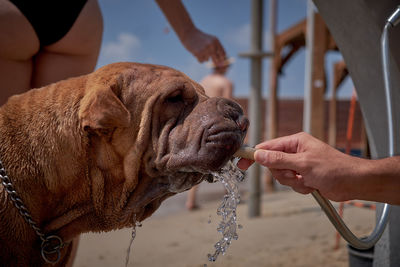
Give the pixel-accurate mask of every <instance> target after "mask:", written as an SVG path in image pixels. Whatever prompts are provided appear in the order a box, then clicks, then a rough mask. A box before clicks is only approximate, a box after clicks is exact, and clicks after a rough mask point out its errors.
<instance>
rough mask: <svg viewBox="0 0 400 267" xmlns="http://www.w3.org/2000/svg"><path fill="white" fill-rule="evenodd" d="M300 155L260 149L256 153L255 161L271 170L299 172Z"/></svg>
mask: <svg viewBox="0 0 400 267" xmlns="http://www.w3.org/2000/svg"><path fill="white" fill-rule="evenodd" d="M297 158H298V155H297V156H296V154H293V153H285V152H282V151H273V150H264V149H258V150H257V151H256V152H255V153H254V159H255V161H256V162H257V163H259V164H261V165H263V166H265V167H268V168H271V169H286V170H294V171H296V170H297V165H296V162H297Z"/></svg>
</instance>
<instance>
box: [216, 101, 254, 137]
mask: <svg viewBox="0 0 400 267" xmlns="http://www.w3.org/2000/svg"><path fill="white" fill-rule="evenodd" d="M217 106H218V110H219V111H220V112H221V113H223V114H224V116H225V117H227V118H230V119H232V120H233V121H234V122H236V124H237V125H238V127H239V129H240V130H241V131H242V132H246V131H247V128H248V127H249V120H248V119H247V118H246V116H244V115H243V110H242V108H241V107H240V106H239V104H237V103H236V102H234V101H231V100H229V99H226V98H220V99H218V103H217Z"/></svg>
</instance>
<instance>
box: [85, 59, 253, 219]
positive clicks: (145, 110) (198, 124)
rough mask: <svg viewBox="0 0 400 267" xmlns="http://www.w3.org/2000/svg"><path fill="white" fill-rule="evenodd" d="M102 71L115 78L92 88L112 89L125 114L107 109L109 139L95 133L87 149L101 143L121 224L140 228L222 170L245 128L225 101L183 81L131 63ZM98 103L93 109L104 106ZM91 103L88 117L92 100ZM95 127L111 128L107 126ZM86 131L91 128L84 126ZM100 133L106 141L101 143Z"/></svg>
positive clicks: (163, 69)
mask: <svg viewBox="0 0 400 267" xmlns="http://www.w3.org/2000/svg"><path fill="white" fill-rule="evenodd" d="M100 71H103V72H107V75H100V77H103V76H108V77H110V76H111V77H112V78H107V79H105V80H104V78H101V80H99V78H96V80H95V81H94V82H95V83H96V84H99V83H100V84H104V83H111V86H110V87H111V89H112V91H113V92H114V93H115V94H116V95H117V97H118V99H119V100H120V101H121V104H122V110H121V107H116V106H118V105H115V104H112V103H111V104H110V103H107V105H106V107H104V109H106V111H105V112H104V111H103V115H102V116H109V115H107V114H108V113H115V114H116V115H115V116H111V117H112V119H111V121H112V123H111V124H112V125H114V126H113V127H112V130H111V134H110V133H108V131H105V130H104V127H100V129H97V132H100V133H99V134H97V135H95V137H94V138H93V139H94V140H92V143H96V140H97V141H98V142H97V143H98V147H99V148H97V149H95V150H96V152H95V153H96V155H97V157H98V159H97V163H98V167H99V168H100V169H102V170H105V169H107V168H108V167H109V168H110V169H113V170H112V171H111V172H113V173H116V175H115V177H114V179H117V180H119V182H116V181H114V182H113V184H114V186H116V185H118V184H121V185H123V186H122V188H121V190H117V186H116V187H114V188H113V189H108V190H112V191H113V193H110V194H111V195H113V196H114V197H116V196H118V197H120V198H121V205H120V206H121V207H120V208H121V209H122V210H124V212H123V213H124V214H125V215H126V216H128V217H129V216H130V215H128V214H132V213H135V214H136V215H137V216H139V219H140V220H142V219H144V218H146V217H148V216H150V215H151V213H153V212H154V211H155V210H156V209H157V208H158V206H159V205H160V204H161V202H162V201H163V200H164V199H165V198H167V197H169V196H171V195H173V194H174V193H178V192H182V191H184V190H187V189H189V188H191V187H192V186H194V185H196V184H198V183H200V182H201V181H202V180H204V179H207V178H209V175H210V174H209V173H210V172H211V171H216V170H218V169H220V168H221V167H222V166H223V165H224V164H225V163H226V162H227V161H228V160H229V159H230V158H231V157H232V155H233V153H234V152H235V151H236V150H237V149H238V148H239V147H240V146H241V144H242V142H243V139H244V137H245V134H246V130H247V127H248V120H247V119H246V118H245V117H244V116H243V111H242V109H241V107H240V106H239V105H238V104H237V103H235V102H233V101H230V100H227V99H223V98H208V97H207V96H206V95H205V93H204V90H203V88H202V87H201V86H200V85H199V84H198V83H196V82H194V81H193V80H191V79H190V78H188V77H187V76H186V75H184V74H183V73H181V72H178V71H176V70H173V69H170V68H167V67H162V66H154V65H142V64H134V63H119V64H113V65H111V66H108V67H105V68H103V70H102V69H100V70H99V71H98V72H100ZM96 95H97V98H96V100H95V101H97V102H108V101H107V100H99V99H98V98H99V97H98V93H96ZM107 98H109V96H108V97H107ZM88 102H90V103H91V104H88V106H90V108H89V109H93V106H95V105H93V99H92V100H90V101H88ZM114 106H115V109H116V110H117V111H115V112H113V111H112V109H113V108H114ZM81 113H82V114H84V113H85V112H84V111H82V112H81ZM104 113H106V115H104ZM81 116H82V117H85V116H83V115H81ZM127 117H129V118H128V119H127ZM96 120H97V122H99V121H101V123H102V124H110V122H109V121H110V118H106V119H104V118H103V117H102V118H96ZM92 124H93V123H92ZM115 125H117V127H115ZM86 126H88V127H89V128H90V129H91V130H93V128H96V127H95V126H93V125H92V126H91V124H90V123H86V124H85V123H84V122H83V127H86ZM98 128H99V127H98ZM85 129H86V130H87V129H88V128H87V127H86V128H85ZM104 132H105V133H106V136H107V138H103V137H102V138H99V136H102V135H104ZM103 152H104V153H107V155H104V153H103ZM102 154H103V156H101V155H102ZM110 154H113V155H112V156H110ZM114 154H115V155H114ZM101 157H103V158H101ZM120 158H122V165H121V168H122V170H121V171H120V172H119V171H118V170H117V169H118V167H117V165H118V162H119V161H118V159H120ZM113 161H115V162H114V164H112V162H113ZM99 165H104V166H99ZM121 176H123V177H124V179H122V178H121ZM117 177H118V178H117ZM106 191H107V190H106ZM115 191H117V192H118V193H116V192H115ZM124 196H126V198H125V197H124ZM114 202H115V201H114ZM117 210H118V208H116V207H113V211H114V212H115V211H117ZM136 215H135V216H136ZM127 220H128V221H129V220H130V219H127Z"/></svg>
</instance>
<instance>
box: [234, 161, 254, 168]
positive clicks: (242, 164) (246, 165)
mask: <svg viewBox="0 0 400 267" xmlns="http://www.w3.org/2000/svg"><path fill="white" fill-rule="evenodd" d="M253 163H254V161H253V160H249V159H240V160H239V161H238V163H237V167H238V168H239V169H242V170H247V169H248V168H249V167H250V166H251V165H252V164H253Z"/></svg>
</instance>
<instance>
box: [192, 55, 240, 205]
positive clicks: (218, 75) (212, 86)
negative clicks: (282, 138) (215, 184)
mask: <svg viewBox="0 0 400 267" xmlns="http://www.w3.org/2000/svg"><path fill="white" fill-rule="evenodd" d="M232 63H233V59H232V58H230V59H226V60H225V61H224V62H223V63H222V64H220V65H215V64H210V67H211V68H212V69H213V72H212V73H211V74H208V75H207V76H206V77H204V78H203V80H202V81H201V82H200V84H201V85H202V86H203V87H204V91H205V93H206V95H207V96H209V97H224V98H229V99H232V98H233V84H232V82H231V81H230V80H229V79H228V78H227V77H226V76H225V74H226V72H227V71H228V68H229V67H230V65H231V64H232ZM198 187H199V185H195V186H194V187H192V188H191V189H190V190H189V193H188V197H187V200H186V208H187V209H188V210H195V209H197V208H198V205H197V203H196V193H197V190H198Z"/></svg>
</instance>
